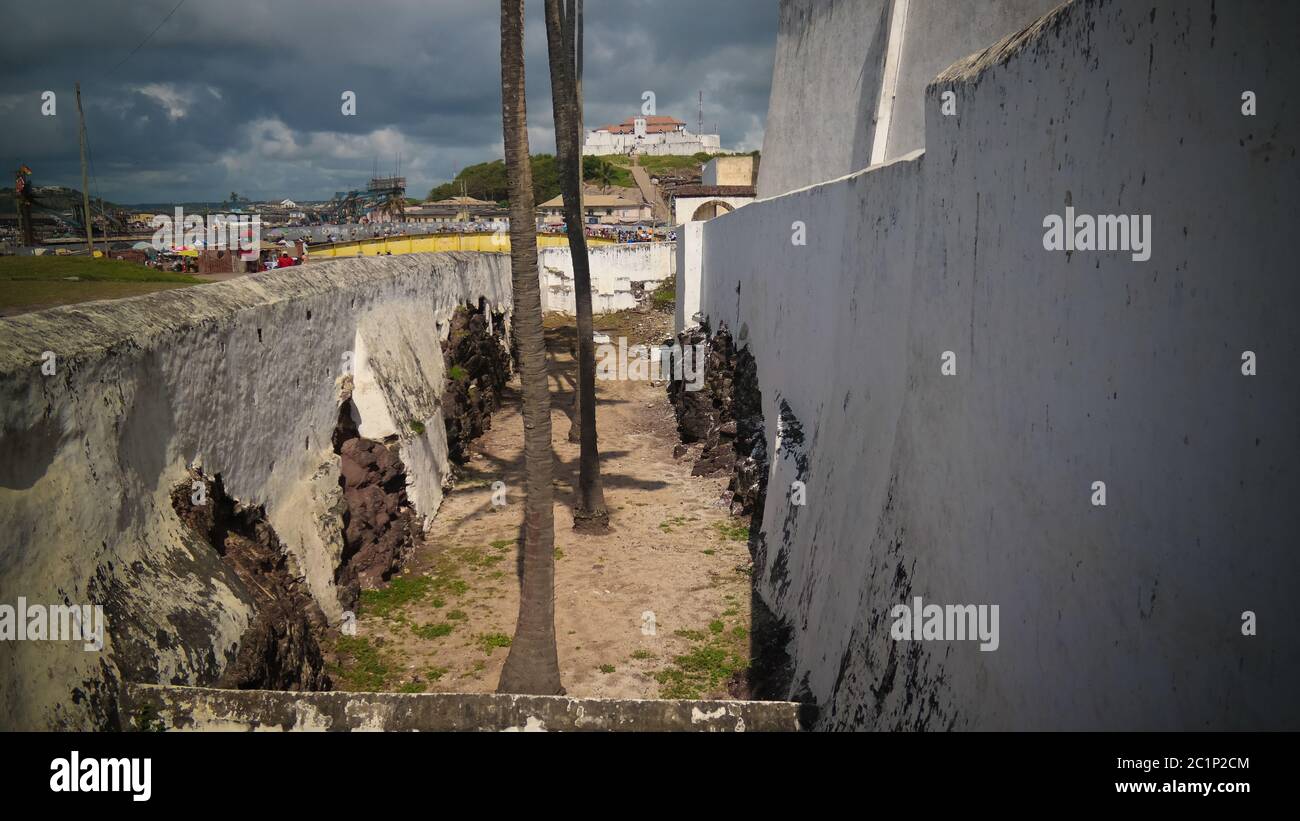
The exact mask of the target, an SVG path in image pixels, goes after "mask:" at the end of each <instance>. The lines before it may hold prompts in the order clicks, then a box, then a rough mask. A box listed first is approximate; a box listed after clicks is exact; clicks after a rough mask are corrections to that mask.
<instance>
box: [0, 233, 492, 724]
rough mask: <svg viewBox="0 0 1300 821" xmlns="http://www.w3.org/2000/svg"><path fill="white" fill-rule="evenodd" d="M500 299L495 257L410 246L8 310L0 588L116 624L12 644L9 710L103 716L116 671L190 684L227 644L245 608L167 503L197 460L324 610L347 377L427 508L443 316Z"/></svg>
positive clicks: (331, 612)
mask: <svg viewBox="0 0 1300 821" xmlns="http://www.w3.org/2000/svg"><path fill="white" fill-rule="evenodd" d="M510 298H511V292H510V265H509V258H508V257H506V256H504V255H495V254H412V255H406V256H393V257H383V258H364V259H356V260H352V259H346V260H337V261H330V262H323V263H317V264H312V265H308V266H304V267H301V268H293V269H288V270H283V271H275V272H270V273H267V274H262V275H257V276H249V277H243V278H239V279H236V280H231V281H228V282H223V283H217V284H210V285H203V286H198V287H193V288H183V289H178V290H172V291H167V292H164V293H157V294H151V295H148V296H143V297H136V298H132V299H123V300H117V301H112V302H94V303H87V304H82V305H74V306H69V307H65V308H57V309H53V310H48V311H42V312H39V313H33V314H25V315H21V316H16V317H11V318H6V319H3V320H0V423H2V426H0V450H3V452H4V453H5V458H4V460H3V461H2V462H0V464H2V465H3V467H2V468H0V532H3V533H4V544H3V548H2V550H3V552H2V553H0V591H3V596H0V599H2V601H0V604H5V605H8V606H10V607H12V606H14V605H15V604H16V600H17V599H18V597H23V598H25V599H26V601H27V602H28V603H33V604H42V605H45V604H51V603H71V604H83V603H84V604H104V605H105V609H106V611H107V613H106V618H107V621H108V626H107V627H108V629H107V631H106V636H105V647H104V649H103V650H102V651H100V652H87V651H85V650H84V649H83V646H82V645H81V644H80V643H72V642H55V641H6V642H5V643H4V645H3V652H0V727H2V728H5V729H14V728H32V729H40V728H51V727H67V728H85V727H95V726H105V724H106V722H108V721H109V720H110V718H111V716H110V715H109V711H111V709H112V704H113V701H114V698H115V693H114V689H115V687H116V683H117V681H118V680H120V679H122V678H128V679H134V680H146V681H160V682H191V683H199V682H200V680H201V679H202V678H203V677H205V676H206V677H208V678H209V679H210V678H211V677H212V676H213V675H214V673H216V672H219V670H220V667H221V666H222V665H223V664H224V663H225V662H226V661H228V660H229V658H230V654H231V653H232V651H233V648H234V646H235V644H236V642H237V641H238V639H239V637H240V635H241V634H242V632H243V630H244V629H245V628H246V627H247V626H248V624H249V621H250V618H251V616H252V612H251V609H250V607H249V606H248V605H247V604H246V603H245V602H244V601H243V600H242V599H241V597H240V596H239V595H237V593H236V591H235V588H234V585H233V577H232V575H231V573H230V571H229V569H227V568H225V567H224V566H223V565H222V563H221V561H220V558H219V557H218V556H217V555H216V553H215V551H212V550H202V549H197V550H196V549H194V546H193V544H192V540H187V539H186V537H185V533H184V530H185V528H184V526H183V525H182V524H181V522H180V521H179V519H178V517H177V515H176V513H175V512H174V511H173V509H172V506H171V500H170V497H169V494H170V492H171V490H172V489H173V488H174V487H176V486H177V485H178V484H180V483H181V482H183V481H185V480H186V477H187V473H186V468H187V465H190V464H199V465H201V467H202V470H203V472H204V473H205V474H206V475H208V476H215V475H217V474H220V475H221V477H222V479H223V481H224V484H225V489H226V491H227V492H228V493H229V494H230V495H231V496H232V497H234V498H235V499H237V500H238V501H240V502H243V503H247V504H253V505H265V507H266V512H267V519H268V521H269V522H270V524H271V526H272V527H274V528H275V530H276V533H277V534H278V535H279V537H280V539H281V541H282V542H283V543H284V544H285V546H286V547H287V549H288V550H289V552H290V554H291V555H292V557H293V559H294V561H295V563H296V567H297V570H298V571H299V572H300V573H301V574H303V575H304V576H305V578H306V580H307V583H308V586H309V588H310V590H311V593H312V594H313V597H314V598H315V599H316V600H317V602H318V603H319V604H320V606H321V608H322V610H323V611H324V613H325V614H326V616H327V617H329V618H331V619H337V618H338V617H339V615H340V607H339V603H338V598H337V593H336V590H335V589H334V579H333V575H332V574H333V569H334V566H335V565H336V564H337V560H338V555H339V550H340V549H341V545H340V544H339V543H338V528H339V521H338V513H337V510H336V509H334V506H335V505H337V504H338V503H339V498H338V481H339V464H338V457H337V456H336V455H335V454H334V452H333V448H332V444H331V436H332V434H333V432H334V429H335V426H336V424H337V421H338V416H339V406H340V390H341V388H342V387H343V386H344V385H345V384H346V382H345V377H346V376H347V375H348V373H349V371H350V372H351V376H352V377H353V379H354V381H355V384H356V389H355V393H354V398H355V400H356V405H357V407H358V408H359V409H360V415H361V420H360V422H361V427H360V429H361V433H362V435H364V436H368V437H375V438H382V437H384V436H388V435H396V436H397V437H398V438H399V441H400V448H401V458H402V460H403V461H404V463H405V465H406V468H407V477H408V482H409V487H408V495H409V498H410V499H411V501H412V504H413V505H414V506H415V509H416V511H417V513H419V514H421V515H423V516H426V517H428V516H432V515H433V513H434V512H436V510H437V509H438V505H439V504H440V502H441V498H442V489H443V482H444V480H445V479H446V477H447V472H448V463H447V443H446V430H445V427H444V425H443V420H442V417H441V412H440V409H439V397H440V396H441V393H442V389H443V384H444V374H443V368H444V365H443V355H442V351H441V348H440V341H441V338H442V337H443V336H444V335H445V334H446V333H447V330H448V318H449V317H450V316H451V314H452V313H453V312H454V311H455V309H456V308H457V307H458V306H461V305H465V304H467V303H468V304H472V305H475V306H477V305H479V304H482V303H480V300H485V301H486V304H487V305H490V306H492V307H493V308H494V309H495V310H496V311H499V312H502V313H507V314H508V312H509V306H510ZM47 352H49V353H47ZM50 356H53V357H54V359H53V363H54V368H53V373H52V374H47V373H44V372H43V371H42V365H43V364H44V363H46V362H47V361H49V358H50ZM47 370H48V368H47ZM416 422H419V423H420V424H419V425H414V424H413V423H416Z"/></svg>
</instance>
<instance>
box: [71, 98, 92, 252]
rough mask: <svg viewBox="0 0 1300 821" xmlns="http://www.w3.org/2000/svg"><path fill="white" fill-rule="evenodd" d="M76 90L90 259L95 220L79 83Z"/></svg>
mask: <svg viewBox="0 0 1300 821" xmlns="http://www.w3.org/2000/svg"><path fill="white" fill-rule="evenodd" d="M75 88H76V90H77V120H78V121H79V122H80V123H81V128H80V137H81V209H82V211H81V213H82V218H83V219H85V220H86V248H87V250H89V251H90V257H91V259H94V257H95V220H94V217H93V216H92V215H91V213H90V183H88V182H87V181H86V115H85V114H84V113H83V112H82V110H81V83H77V84H76V85H75Z"/></svg>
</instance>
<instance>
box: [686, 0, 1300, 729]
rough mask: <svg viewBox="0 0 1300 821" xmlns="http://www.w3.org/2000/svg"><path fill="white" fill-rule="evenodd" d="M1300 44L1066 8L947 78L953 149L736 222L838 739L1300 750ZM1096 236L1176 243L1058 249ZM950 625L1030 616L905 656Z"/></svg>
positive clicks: (939, 134)
mask: <svg viewBox="0 0 1300 821" xmlns="http://www.w3.org/2000/svg"><path fill="white" fill-rule="evenodd" d="M831 23H834V24H835V25H844V26H848V25H849V24H848V22H846V21H839V22H836V21H835V20H830V21H828V22H827V23H826V25H829V24H831ZM1297 30H1300V7H1298V6H1297V5H1295V4H1286V3H1243V4H1226V3H1222V2H1220V3H1218V4H1217V6H1216V5H1215V4H1213V3H1211V2H1209V0H1206V2H1191V3H1187V2H1154V3H1145V4H1141V5H1136V4H1128V3H1117V2H1102V0H1087V1H1084V0H1079V1H1078V2H1074V3H1070V4H1066V5H1064V6H1063V7H1061V8H1060V9H1058V10H1056V11H1054V12H1052V13H1051V14H1049V15H1047V16H1046V17H1044V18H1043V19H1042V20H1040V21H1039V22H1038V23H1036V24H1034V25H1033V26H1031V27H1029V28H1028V29H1026V30H1024V31H1021V32H1018V33H1016V34H1014V36H1011V37H1008V38H1007V39H1005V40H1003V41H1001V42H999V43H998V44H997V45H996V46H994V47H992V48H990V49H988V50H987V51H985V52H981V53H979V54H976V55H974V56H973V57H972V58H971V59H969V60H965V61H961V62H959V63H958V64H957V65H955V66H953V67H952V68H951V69H949V70H948V71H946V72H944V73H943V74H941V75H940V76H939V77H938V78H937V79H935V80H934V82H933V83H932V84H931V85H930V86H929V87H928V88H927V90H926V92H925V99H924V109H925V112H926V126H925V127H926V132H925V142H926V145H927V149H926V151H925V152H924V153H921V152H914V153H912V154H909V155H906V156H904V157H903V158H901V159H899V160H897V161H895V162H893V163H891V164H887V165H883V166H880V167H876V168H872V169H871V170H868V171H863V172H860V173H856V174H853V175H851V176H848V177H844V178H840V179H836V180H833V181H830V182H826V183H825V184H821V185H816V186H813V187H809V188H805V189H801V190H798V191H795V192H792V193H789V194H787V195H784V196H780V197H777V198H772V199H766V200H760V201H758V202H756V203H754V204H752V205H749V206H747V207H746V208H744V209H741V210H740V211H738V212H736V213H734V214H729V215H727V216H726V217H723V218H720V219H716V220H713V221H711V222H708V223H705V224H703V226H702V232H703V243H702V258H703V275H702V282H701V288H702V294H701V304H702V310H703V312H704V313H705V314H706V315H707V319H708V321H709V323H710V325H711V326H712V328H713V329H715V330H716V329H717V328H718V326H719V324H720V323H723V322H725V323H726V324H727V325H728V326H729V327H730V329H731V331H732V334H733V336H734V337H735V338H736V339H737V340H739V341H740V344H742V345H748V346H749V347H750V348H751V350H752V351H753V353H754V355H755V357H756V360H757V368H758V381H759V384H760V386H761V390H762V400H763V401H762V405H763V411H764V417H765V423H766V428H767V435H768V441H769V443H771V444H776V445H778V446H779V447H780V450H779V451H778V452H777V455H775V456H774V457H773V459H772V464H771V468H770V475H769V484H768V492H767V504H766V510H765V513H764V516H763V519H762V546H761V548H760V550H759V554H758V555H759V562H758V566H756V568H755V579H756V583H757V586H758V592H759V594H760V595H761V596H762V598H763V599H764V601H765V602H766V603H767V604H768V605H769V606H770V607H771V608H772V610H773V611H774V612H775V614H776V615H777V617H778V618H780V619H782V620H784V621H785V623H786V624H787V625H789V626H790V628H791V630H792V639H791V641H790V643H789V647H788V649H789V652H790V654H791V659H792V664H793V685H792V692H791V693H790V695H792V696H797V697H800V698H805V699H810V700H813V701H815V702H816V703H817V704H818V705H819V706H820V717H819V721H818V726H819V727H821V728H826V729H832V728H887V729H902V728H907V729H949V728H958V729H1047V728H1053V729H1115V728H1127V729H1167V730H1174V729H1177V730H1190V729H1238V728H1250V729H1282V728H1286V729H1292V730H1294V729H1298V728H1300V701H1297V700H1296V698H1295V693H1296V692H1297V691H1300V649H1298V647H1300V646H1298V645H1297V643H1296V642H1295V638H1294V635H1293V633H1292V625H1295V624H1297V623H1300V597H1297V596H1296V593H1295V588H1296V582H1297V579H1300V551H1297V550H1296V534H1297V533H1300V506H1298V505H1297V504H1296V499H1297V498H1300V473H1298V471H1300V467H1298V466H1297V454H1300V426H1298V425H1297V424H1296V420H1297V419H1300V391H1297V389H1296V380H1295V376H1294V374H1292V373H1291V372H1290V368H1289V362H1290V358H1291V355H1292V353H1293V352H1294V351H1296V350H1300V323H1297V321H1296V312H1297V309H1298V308H1300V279H1298V278H1297V277H1296V276H1295V275H1294V271H1295V249H1294V242H1293V241H1292V235H1293V233H1294V232H1293V230H1292V228H1291V226H1290V224H1289V221H1290V220H1291V217H1292V215H1294V214H1296V213H1300V185H1297V181H1298V179H1300V164H1298V161H1297V158H1296V149H1295V146H1296V143H1297V139H1298V138H1300V135H1298V133H1297V127H1298V118H1297V117H1296V111H1297V110H1298V107H1300V100H1298V99H1297V93H1296V87H1295V83H1294V80H1295V77H1296V76H1298V75H1300V58H1298V57H1297V52H1296V50H1295V48H1294V43H1293V42H1291V40H1292V39H1293V32H1295V31H1297ZM783 31H784V30H783ZM808 59H829V58H827V57H826V56H825V55H820V56H819V55H818V54H817V53H816V51H815V50H813V51H812V52H811V53H810V55H809V58H808ZM789 82H790V83H794V82H795V80H794V79H790V80H789ZM946 91H952V92H954V95H955V100H956V114H955V115H953V116H945V115H943V114H942V113H941V104H942V102H943V94H944V92H946ZM1248 91H1249V92H1251V93H1252V95H1253V97H1254V99H1256V100H1257V113H1256V114H1255V115H1254V116H1247V115H1244V114H1243V111H1242V107H1243V94H1244V93H1245V92H1248ZM774 93H775V92H774ZM778 110H784V109H777V108H775V107H774V112H777V111H778ZM779 130H780V129H779V127H776V128H774V127H773V126H772V125H771V124H769V135H770V134H773V133H779ZM763 167H764V171H765V172H766V171H767V170H768V169H769V167H770V166H769V157H768V155H767V154H766V153H765V155H764V164H763ZM1066 209H1072V212H1074V213H1078V214H1088V215H1109V214H1116V215H1136V216H1138V217H1139V218H1140V219H1139V224H1141V219H1142V218H1145V217H1149V218H1150V226H1151V227H1150V233H1149V234H1148V235H1147V236H1146V238H1145V241H1146V242H1149V243H1150V245H1149V246H1148V248H1149V250H1150V258H1149V259H1147V260H1146V261H1135V260H1134V258H1133V256H1134V253H1136V254H1137V255H1138V256H1139V257H1140V256H1142V255H1143V254H1142V252H1141V251H1139V250H1137V249H1134V251H1133V252H1129V251H1095V250H1074V251H1068V252H1067V251H1065V250H1059V251H1058V250H1048V249H1047V248H1046V247H1045V233H1046V231H1045V225H1044V221H1045V219H1046V218H1047V217H1048V216H1049V215H1065V214H1066V213H1067V210H1066ZM796 222H798V223H802V224H803V226H804V227H805V229H806V238H807V242H806V244H805V245H800V244H796V242H795V241H794V239H795V236H794V232H793V231H792V224H794V223H796ZM1130 245H1132V243H1130ZM688 265H689V263H685V264H683V266H682V270H683V271H687V270H689V267H688ZM680 290H681V291H683V292H689V285H686V286H684V287H681V288H680ZM679 324H680V318H679ZM1247 352H1250V354H1253V356H1254V358H1255V359H1256V360H1257V362H1258V365H1257V367H1258V370H1257V375H1253V376H1251V375H1245V374H1244V373H1243V357H1244V356H1245V357H1247V358H1250V357H1249V355H1248V354H1247ZM945 363H950V368H951V369H952V374H951V375H945V372H944V366H945ZM783 408H784V409H786V413H785V417H784V418H782V410H783ZM795 430H798V431H799V432H800V433H801V434H802V435H801V437H800V436H795V435H793V434H792V431H795ZM803 459H806V462H804V463H803V467H802V468H801V460H803ZM795 481H802V482H804V483H805V485H806V493H805V494H804V498H805V499H806V504H804V505H799V504H795V503H792V492H791V489H792V483H793V482H795ZM1098 482H1103V483H1105V494H1106V495H1105V498H1104V502H1105V504H1104V505H1099V504H1096V502H1097V501H1098V487H1099V486H1098V485H1097V484H1096V483H1098ZM915 597H921V598H922V600H923V603H924V604H937V605H940V606H945V605H997V606H998V607H999V634H998V642H997V648H996V649H995V650H987V651H982V650H981V649H980V647H979V642H976V641H944V640H932V641H897V640H895V639H894V638H893V637H891V628H892V627H893V624H894V615H895V613H894V608H895V607H896V606H898V605H904V604H906V605H911V604H913V602H914V599H915ZM1248 611H1249V614H1254V617H1255V618H1257V620H1258V628H1257V634H1256V635H1243V624H1244V619H1247V618H1248ZM989 612H991V611H989ZM1265 624H1269V625H1271V627H1269V628H1267V629H1265V628H1264V626H1263V625H1265Z"/></svg>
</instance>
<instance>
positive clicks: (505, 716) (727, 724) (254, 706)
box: [123, 685, 801, 732]
mask: <svg viewBox="0 0 1300 821" xmlns="http://www.w3.org/2000/svg"><path fill="white" fill-rule="evenodd" d="M126 691H127V692H126V696H125V698H124V699H123V700H124V702H125V703H126V705H127V712H128V715H129V717H130V718H131V719H132V720H135V719H140V718H144V719H145V720H148V721H152V722H153V723H155V724H156V723H158V722H161V723H162V725H163V726H164V727H166V728H167V729H176V730H247V731H254V730H256V731H268V730H269V731H326V730H332V731H352V730H386V731H392V732H439V731H443V732H445V731H472V732H602V731H604V732H609V731H622V732H628V731H639V732H667V731H686V732H794V731H797V730H799V729H801V726H800V720H799V712H800V705H798V704H793V703H790V702H776V701H769V702H764V701H674V700H633V699H597V698H583V699H577V698H564V697H561V696H517V695H497V694H494V693H406V694H403V693H284V692H271V691H266V690H211V689H204V688H197V687H159V686H150V685H131V686H128V687H127V688H126Z"/></svg>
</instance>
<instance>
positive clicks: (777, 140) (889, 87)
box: [758, 0, 1060, 197]
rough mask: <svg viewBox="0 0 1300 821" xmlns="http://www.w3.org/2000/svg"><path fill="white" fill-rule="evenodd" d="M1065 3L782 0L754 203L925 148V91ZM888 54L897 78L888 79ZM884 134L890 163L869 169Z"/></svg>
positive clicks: (1026, 0)
mask: <svg viewBox="0 0 1300 821" xmlns="http://www.w3.org/2000/svg"><path fill="white" fill-rule="evenodd" d="M1059 2H1060V0H963V2H961V3H953V2H951V0H782V2H781V28H780V33H779V35H778V37H777V48H776V63H775V67H774V69H773V75H772V91H771V98H770V102H769V104H768V120H767V131H766V132H765V134H764V138H763V154H762V157H763V162H762V166H761V168H760V169H759V174H758V195H759V196H760V197H772V196H776V195H778V194H784V193H786V192H789V191H793V190H795V189H796V188H803V187H804V186H808V185H813V184H816V183H821V182H825V181H826V180H830V179H835V178H836V177H842V176H844V175H845V174H849V173H852V172H854V171H859V170H861V169H863V168H866V167H867V166H868V165H870V164H872V163H873V162H887V161H889V160H894V159H897V158H899V157H902V156H903V155H905V154H907V153H909V152H911V151H915V150H917V149H920V148H925V147H926V145H925V117H926V111H925V109H924V107H923V103H922V98H923V94H922V92H923V91H924V89H925V86H926V84H927V83H929V82H930V80H931V79H932V78H933V77H934V76H935V75H936V74H938V73H939V72H940V71H942V70H943V69H944V68H946V67H947V66H949V65H950V64H951V63H952V62H953V61H954V60H957V59H959V58H961V57H964V56H965V55H967V54H970V53H971V52H973V51H976V50H977V49H981V48H984V47H985V46H987V45H989V44H990V43H992V42H994V41H995V40H997V39H998V38H1000V37H1002V36H1004V35H1007V34H1010V33H1012V32H1015V31H1018V30H1019V29H1021V28H1023V27H1024V26H1027V25H1029V24H1030V23H1031V22H1033V21H1034V20H1035V19H1036V18H1037V17H1038V16H1039V15H1041V14H1044V13H1045V12H1047V11H1049V10H1050V9H1052V8H1053V7H1055V6H1056V5H1058V4H1059ZM895 13H897V14H898V15H899V16H900V17H899V23H898V24H897V25H893V24H892V20H893V15H894V14H895ZM891 38H892V40H891ZM891 47H892V48H891ZM891 51H892V54H893V60H894V65H895V66H896V69H895V70H894V71H893V72H890V71H887V70H886V63H887V60H888V59H889V57H890V54H891ZM882 102H883V103H884V106H883V107H882ZM882 114H884V117H883V119H882V118H881V115H882ZM878 129H885V132H882V134H881V136H880V137H879V139H881V140H883V141H884V142H883V146H884V149H885V153H884V155H883V157H879V158H877V159H876V160H873V158H872V153H873V147H874V144H875V143H876V141H877V139H878V137H877V133H876V132H877V130H878ZM886 132H887V133H886Z"/></svg>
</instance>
